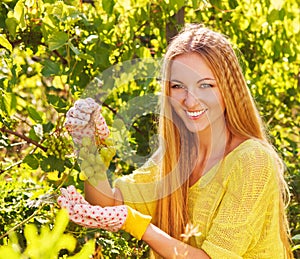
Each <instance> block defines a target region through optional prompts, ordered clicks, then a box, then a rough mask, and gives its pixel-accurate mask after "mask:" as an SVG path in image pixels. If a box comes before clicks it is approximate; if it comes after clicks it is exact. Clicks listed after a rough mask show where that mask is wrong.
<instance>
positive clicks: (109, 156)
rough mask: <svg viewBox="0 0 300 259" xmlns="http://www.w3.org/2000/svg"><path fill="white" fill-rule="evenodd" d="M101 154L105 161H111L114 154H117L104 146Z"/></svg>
mask: <svg viewBox="0 0 300 259" xmlns="http://www.w3.org/2000/svg"><path fill="white" fill-rule="evenodd" d="M100 154H101V156H102V157H103V159H104V161H109V162H110V161H111V159H112V158H113V156H114V155H115V154H114V153H113V152H112V150H111V149H110V148H108V147H103V148H102V149H101V151H100Z"/></svg>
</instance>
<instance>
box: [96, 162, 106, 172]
mask: <svg viewBox="0 0 300 259" xmlns="http://www.w3.org/2000/svg"><path fill="white" fill-rule="evenodd" d="M94 171H95V173H97V172H103V173H105V171H106V167H105V165H104V163H103V162H102V164H96V165H95V166H94Z"/></svg>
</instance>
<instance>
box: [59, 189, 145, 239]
mask: <svg viewBox="0 0 300 259" xmlns="http://www.w3.org/2000/svg"><path fill="white" fill-rule="evenodd" d="M57 202H58V204H59V205H60V206H61V207H62V208H65V209H67V210H68V212H69V217H70V220H71V221H73V222H74V223H77V224H78V225H81V226H84V227H88V228H101V229H105V230H108V231H112V232H116V231H118V230H120V229H122V230H125V231H127V232H128V233H130V234H131V235H132V236H134V237H135V238H137V239H139V240H140V239H141V238H142V236H143V234H144V233H145V231H146V229H147V227H148V225H149V224H150V221H151V217H150V216H148V215H143V214H141V213H139V212H138V211H136V210H134V209H132V208H131V207H129V206H127V205H120V206H112V207H104V208H102V207H100V206H93V205H90V204H89V203H88V202H87V201H86V200H85V199H84V198H83V197H82V195H81V194H79V193H78V192H77V191H76V189H75V187H74V186H68V187H67V188H66V189H65V188H62V189H61V196H59V197H58V200H57Z"/></svg>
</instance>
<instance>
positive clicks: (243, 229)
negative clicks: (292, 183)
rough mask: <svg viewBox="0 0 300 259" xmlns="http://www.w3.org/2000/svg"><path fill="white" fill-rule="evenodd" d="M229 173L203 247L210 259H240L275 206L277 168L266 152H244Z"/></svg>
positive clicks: (276, 202) (257, 235) (253, 242)
mask: <svg viewBox="0 0 300 259" xmlns="http://www.w3.org/2000/svg"><path fill="white" fill-rule="evenodd" d="M230 168H231V169H230ZM228 170H229V174H228V177H227V180H225V181H224V183H223V184H224V185H225V192H224V196H223V198H222V200H221V202H220V204H219V207H218V210H217V213H216V216H215V218H214V219H213V221H212V223H211V226H210V228H209V231H208V234H207V237H206V240H205V241H204V242H203V244H202V249H203V250H204V251H205V252H206V253H207V254H208V255H209V256H210V257H211V258H213V259H214V258H222V259H226V258H228V259H229V258H230V259H235V258H243V255H244V254H245V253H246V251H251V249H252V247H254V246H256V244H257V242H259V238H260V236H262V235H263V228H264V225H265V224H266V219H269V218H270V217H269V216H268V215H269V212H268V210H270V211H272V213H273V211H274V210H273V207H274V206H278V199H279V187H278V183H277V182H278V181H277V173H276V165H275V160H274V158H273V157H272V156H271V154H270V152H269V151H268V150H266V149H264V148H255V149H253V150H246V151H244V152H242V154H239V155H238V157H235V159H234V160H233V161H232V164H231V167H228ZM275 211H277V210H275ZM270 213H271V212H270ZM277 213H278V211H277ZM272 218H273V219H274V218H275V219H276V218H277V219H278V217H272Z"/></svg>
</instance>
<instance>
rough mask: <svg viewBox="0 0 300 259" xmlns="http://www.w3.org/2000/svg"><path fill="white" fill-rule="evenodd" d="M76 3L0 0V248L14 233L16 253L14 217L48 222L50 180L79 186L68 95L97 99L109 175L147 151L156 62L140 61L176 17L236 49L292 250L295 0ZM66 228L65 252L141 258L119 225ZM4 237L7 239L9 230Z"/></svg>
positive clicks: (20, 224)
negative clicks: (283, 200) (267, 145)
mask: <svg viewBox="0 0 300 259" xmlns="http://www.w3.org/2000/svg"><path fill="white" fill-rule="evenodd" d="M84 2H85V1H79V0H65V1H54V0H5V1H2V2H1V3H0V18H1V19H0V57H1V59H0V60H1V63H0V148H1V152H0V157H1V159H0V161H1V162H0V163H1V164H0V173H1V181H0V186H1V191H0V194H1V195H0V200H1V203H0V204H1V205H0V216H1V217H0V222H1V224H0V236H1V237H2V239H1V244H4V243H5V242H6V241H5V239H4V238H7V234H8V232H9V231H10V230H15V231H16V232H15V233H16V234H17V236H18V238H19V244H20V246H21V251H19V253H21V252H24V251H25V249H26V245H27V244H26V242H25V239H26V238H25V237H24V234H23V233H25V232H24V231H25V226H26V228H27V225H26V223H28V222H31V223H34V224H35V225H36V226H38V228H37V229H42V228H43V225H44V224H51V223H53V222H54V220H55V217H54V215H55V214H56V213H57V208H56V205H55V203H53V201H54V199H53V197H54V195H56V193H57V191H58V189H59V187H60V186H62V185H68V184H75V185H76V186H77V187H78V188H79V189H82V188H83V187H82V181H81V179H80V178H79V173H80V167H79V166H78V162H77V158H76V156H75V155H73V154H72V150H73V145H72V140H71V139H70V136H69V135H68V134H67V133H66V131H65V129H64V126H63V123H64V120H65V113H66V111H67V110H68V109H69V108H70V107H71V105H72V104H73V103H74V101H75V100H76V99H78V98H79V97H81V96H82V97H87V96H99V101H100V102H101V103H102V106H103V107H102V112H103V114H104V116H105V119H106V120H107V122H108V125H110V127H111V131H112V135H113V137H114V140H115V142H116V144H117V155H116V156H115V157H114V158H113V160H112V162H111V165H110V172H113V173H111V174H110V175H109V178H110V179H111V180H113V179H114V178H115V177H117V176H118V175H123V174H128V173H130V172H131V171H132V170H133V169H134V168H136V167H137V166H139V165H140V164H141V163H142V162H143V161H144V160H145V158H147V157H149V156H150V155H151V153H152V152H153V151H154V150H155V146H156V143H157V140H156V138H155V134H156V127H157V110H156V103H157V93H158V91H159V84H158V83H157V81H156V77H157V76H158V75H157V72H158V71H157V70H158V69H157V62H156V63H155V62H154V63H153V62H152V61H153V59H154V60H156V61H158V60H159V58H161V57H162V55H163V53H164V51H165V48H166V46H167V42H168V40H169V38H167V37H170V36H171V35H172V33H173V32H174V30H175V31H176V29H180V26H181V22H180V21H181V20H184V21H185V22H202V23H204V24H206V25H208V26H209V27H211V28H214V29H215V30H217V31H220V32H222V33H223V34H225V35H228V37H229V38H230V39H231V41H232V42H233V44H234V45H235V46H236V49H239V50H240V52H239V51H238V50H237V52H238V53H240V54H239V55H240V60H241V64H242V67H243V69H244V73H245V76H246V80H247V84H248V86H249V89H250V90H251V92H252V93H253V95H254V97H255V100H256V102H257V104H258V106H259V108H260V112H261V114H262V115H263V118H264V120H265V122H266V125H267V127H268V130H269V131H270V138H271V140H272V141H273V143H274V145H275V147H276V148H277V149H278V151H279V152H280V153H281V155H282V157H283V159H284V161H285V163H286V167H287V173H286V179H287V180H288V183H289V186H290V190H291V194H292V197H291V203H290V205H289V207H288V211H289V218H290V225H291V230H292V236H293V240H294V242H295V246H294V249H295V255H296V256H298V257H299V258H300V255H299V252H298V255H297V251H299V245H300V241H299V234H300V223H299V222H300V213H299V211H300V205H299V204H300V167H299V163H298V157H299V146H300V141H299V139H300V138H299V124H300V118H299V114H300V111H299V109H300V108H299V107H300V103H299V102H300V93H299V88H300V76H299V75H300V63H299V60H300V56H299V53H300V46H299V42H300V16H299V8H300V6H299V1H297V0H289V1H280V0H278V1H260V0H255V1H250V2H249V1H244V0H241V1H237V0H233V1H232V0H224V1H215V0H214V1H213V0H211V1H201V0H188V1H183V0H156V1H148V2H147V1H142V0H103V1H86V2H87V3H84ZM146 60H147V61H146ZM151 60H152V61H151ZM119 64H121V65H119ZM100 85H102V87H99V86H100ZM145 111H147V112H145ZM15 226H16V227H15ZM30 228H34V227H33V226H32V225H30V227H28V228H27V230H29V229H30ZM27 230H26V231H27ZM32 231H33V230H32ZM32 231H29V232H32ZM68 231H70V232H71V233H73V235H74V236H76V237H77V239H79V240H81V242H79V244H77V246H78V247H77V248H76V251H79V248H81V247H82V246H83V245H84V244H85V241H84V237H86V236H89V238H91V239H96V241H97V242H96V243H97V245H98V246H97V247H98V248H97V249H99V253H101V254H102V256H104V257H105V256H107V257H109V258H118V256H119V257H121V258H122V257H130V255H131V256H132V257H141V256H142V254H144V255H145V256H146V255H147V251H148V250H147V246H145V245H144V244H142V243H138V242H137V241H136V240H132V239H131V238H130V237H128V236H126V233H117V234H112V233H107V232H105V231H98V232H96V233H95V232H88V231H86V230H84V229H82V228H80V227H75V226H74V225H72V224H69V225H68V226H67V227H66V232H68ZM32 233H33V232H32ZM47 233H48V235H50V234H51V232H47ZM27 237H28V236H27ZM39 237H40V236H36V237H35V238H39ZM7 242H10V244H13V243H14V242H15V243H16V242H17V241H16V237H14V236H10V238H9V241H7ZM7 247H9V245H8V246H7ZM139 247H141V249H140V250H139ZM1 249H2V248H1ZM12 258H13V257H12Z"/></svg>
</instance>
